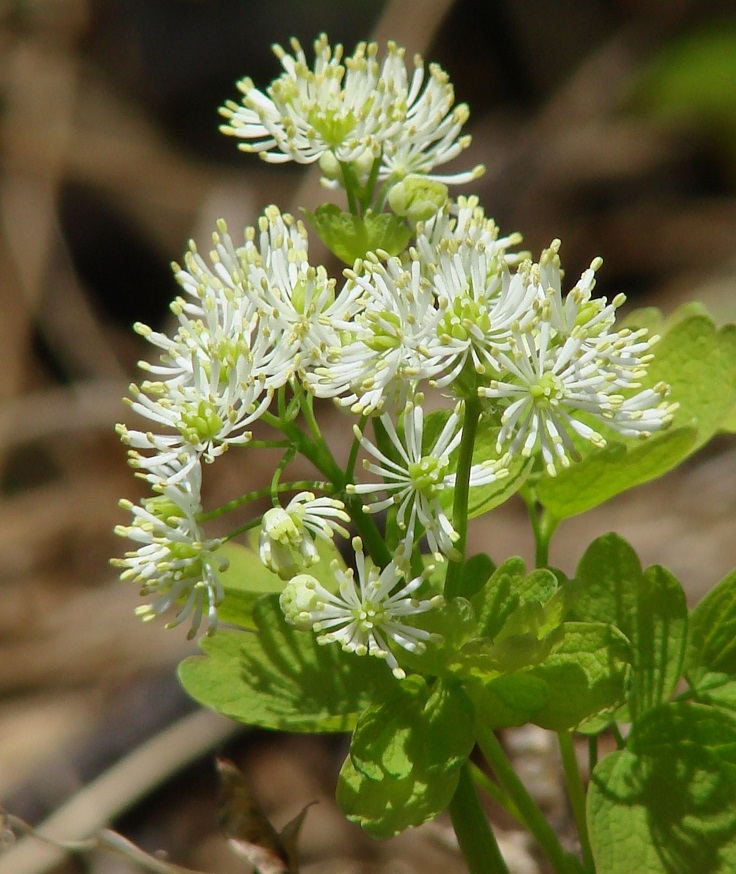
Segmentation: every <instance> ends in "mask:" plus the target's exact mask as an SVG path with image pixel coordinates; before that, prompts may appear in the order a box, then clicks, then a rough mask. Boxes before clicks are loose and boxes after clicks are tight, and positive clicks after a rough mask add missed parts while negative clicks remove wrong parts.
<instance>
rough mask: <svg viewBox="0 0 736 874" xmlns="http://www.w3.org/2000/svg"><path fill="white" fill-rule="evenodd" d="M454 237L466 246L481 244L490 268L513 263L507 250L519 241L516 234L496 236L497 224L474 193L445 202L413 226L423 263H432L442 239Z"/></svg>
mask: <svg viewBox="0 0 736 874" xmlns="http://www.w3.org/2000/svg"><path fill="white" fill-rule="evenodd" d="M446 240H454V241H455V242H456V243H458V244H460V243H465V244H466V245H468V246H473V245H475V246H482V247H483V249H484V251H485V253H486V260H487V261H488V263H489V265H491V269H492V270H494V271H495V270H497V268H498V267H499V266H500V265H501V264H502V262H504V261H505V262H506V263H507V264H512V263H515V259H516V258H517V257H518V256H515V255H513V254H511V253H509V251H508V250H509V249H511V248H513V247H514V246H518V244H519V243H520V242H521V240H522V236H521V234H519V233H512V234H509V235H508V236H505V237H500V236H499V229H498V225H496V223H495V222H494V221H493V219H491V218H488V217H487V216H486V214H485V211H484V210H483V207H482V206H480V201H479V199H478V197H477V196H475V195H471V196H470V197H458V198H457V200H456V201H448V203H447V204H446V205H445V208H444V209H443V210H442V211H441V212H438V213H437V214H436V215H435V216H433V217H432V218H431V219H429V220H428V221H426V222H422V223H420V224H419V225H417V229H416V243H415V247H416V250H417V251H418V253H419V257H420V260H421V262H422V263H423V264H424V265H425V266H426V267H430V265H433V264H436V263H437V261H438V260H439V258H440V256H441V254H442V252H443V251H444V248H445V245H446V244H443V241H446Z"/></svg>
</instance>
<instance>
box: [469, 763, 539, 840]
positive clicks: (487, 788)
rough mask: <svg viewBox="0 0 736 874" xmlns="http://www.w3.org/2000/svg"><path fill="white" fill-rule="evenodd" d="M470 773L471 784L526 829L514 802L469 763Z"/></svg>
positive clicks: (476, 767) (475, 766) (482, 772)
mask: <svg viewBox="0 0 736 874" xmlns="http://www.w3.org/2000/svg"><path fill="white" fill-rule="evenodd" d="M469 764H470V773H471V775H472V777H473V782H474V783H475V785H476V786H478V787H479V788H480V789H482V790H483V791H484V792H485V793H486V795H487V796H488V797H489V798H492V799H493V800H494V801H495V802H496V804H498V805H499V807H502V808H503V809H504V810H505V811H506V813H508V814H509V816H513V818H514V819H515V820H516V821H517V822H518V823H519V825H521V826H523V827H524V828H527V830H528V827H527V824H526V823H525V822H524V817H523V816H522V815H521V813H520V812H519V808H518V807H517V806H516V805H515V804H514V802H513V801H512V800H511V799H510V798H509V796H508V795H507V794H506V793H505V792H504V791H503V789H501V787H500V786H499V785H498V784H497V783H494V782H493V780H491V778H490V777H489V776H488V774H486V773H485V771H481V769H480V768H479V767H478V766H477V765H475V764H473V762H470V763H469Z"/></svg>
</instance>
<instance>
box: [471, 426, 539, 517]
mask: <svg viewBox="0 0 736 874" xmlns="http://www.w3.org/2000/svg"><path fill="white" fill-rule="evenodd" d="M499 430H500V425H493V426H492V425H489V423H488V422H487V421H486V419H485V418H482V419H481V420H480V422H479V424H478V433H477V435H476V438H475V446H474V447H473V464H482V463H483V462H484V461H495V460H496V459H497V458H498V451H497V449H496V439H497V437H498V432H499ZM506 466H507V468H508V474H507V475H506V476H505V477H502V478H501V479H498V480H496V482H493V483H489V484H488V485H487V486H476V487H475V488H472V489H471V490H470V495H469V497H468V519H475V518H476V516H481V515H482V514H483V513H488V512H489V510H493V509H494V507H499V506H500V505H501V504H504V503H505V502H506V501H508V499H509V498H510V497H511V496H512V495H515V494H516V493H517V492H518V491H519V489H520V488H521V487H522V486H523V485H524V483H525V482H526V480H527V478H528V477H529V474H530V473H531V472H532V468H533V466H534V459H533V458H523V457H522V455H521V453H516V455H514V456H513V457H512V458H511V460H510V461H509V462H508V464H507V465H506Z"/></svg>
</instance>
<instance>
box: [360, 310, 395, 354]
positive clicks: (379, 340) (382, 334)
mask: <svg viewBox="0 0 736 874" xmlns="http://www.w3.org/2000/svg"><path fill="white" fill-rule="evenodd" d="M367 317H368V320H369V322H370V323H371V326H370V327H371V330H372V331H373V336H372V337H370V338H369V339H367V340H365V345H366V346H367V347H368V348H369V349H372V350H373V351H374V352H386V351H387V350H389V349H397V348H398V347H399V346H400V345H401V318H400V316H398V315H397V314H396V313H388V312H383V313H367Z"/></svg>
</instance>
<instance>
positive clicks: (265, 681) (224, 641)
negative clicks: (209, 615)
mask: <svg viewBox="0 0 736 874" xmlns="http://www.w3.org/2000/svg"><path fill="white" fill-rule="evenodd" d="M254 616H255V622H256V626H257V628H258V631H257V632H253V631H219V632H218V633H217V634H215V635H213V636H212V637H205V638H203V639H202V641H201V643H200V646H201V648H202V651H203V652H204V656H194V657H192V658H188V659H185V660H184V661H183V662H182V663H181V664H180V665H179V679H180V681H181V683H182V685H183V686H184V688H185V689H186V690H187V692H188V693H189V694H190V695H191V696H192V698H194V699H195V700H196V701H198V702H199V703H200V704H202V705H203V706H205V707H209V708H211V709H212V710H216V711H217V712H218V713H221V714H222V715H223V716H229V717H230V718H231V719H236V720H238V721H239V722H244V723H246V724H247V725H257V726H260V727H261V728H275V729H280V730H283V731H297V732H314V731H348V730H350V729H351V728H352V727H353V726H354V725H355V723H356V721H357V718H358V715H359V714H360V713H361V712H362V711H363V710H364V709H365V708H366V707H367V706H368V705H369V704H370V703H371V702H372V701H373V700H375V698H376V696H378V695H379V694H385V692H386V690H387V689H390V688H391V687H392V686H393V685H395V684H396V680H395V679H394V677H393V676H392V674H391V672H390V671H389V670H388V668H387V667H386V665H385V664H384V663H383V662H382V661H380V660H378V659H375V658H370V657H368V656H365V657H362V658H361V657H359V656H355V655H352V654H348V653H344V652H343V651H342V650H341V649H340V647H339V646H337V645H331V646H319V645H318V644H317V641H316V639H315V636H314V635H313V634H312V633H310V632H303V631H296V630H295V629H294V628H292V627H291V626H290V625H287V623H286V621H285V620H284V618H283V614H282V613H281V609H280V608H279V604H278V598H277V597H276V596H274V595H272V596H268V597H265V598H263V599H261V600H260V601H259V602H258V604H257V605H256V608H255V611H254Z"/></svg>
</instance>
